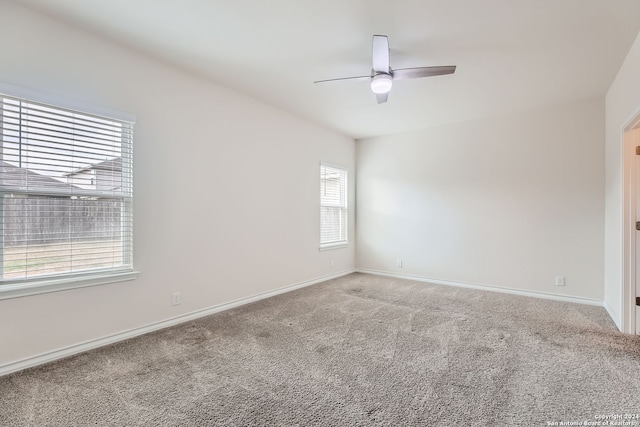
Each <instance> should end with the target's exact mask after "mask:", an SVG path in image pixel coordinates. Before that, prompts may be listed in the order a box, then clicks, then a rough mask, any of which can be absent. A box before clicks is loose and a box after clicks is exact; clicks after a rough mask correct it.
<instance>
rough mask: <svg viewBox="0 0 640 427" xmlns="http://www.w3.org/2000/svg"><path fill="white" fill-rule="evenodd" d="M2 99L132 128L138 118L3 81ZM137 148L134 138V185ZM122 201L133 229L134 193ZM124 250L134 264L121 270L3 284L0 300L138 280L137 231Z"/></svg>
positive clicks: (1, 250) (0, 84) (0, 254)
mask: <svg viewBox="0 0 640 427" xmlns="http://www.w3.org/2000/svg"><path fill="white" fill-rule="evenodd" d="M0 97H3V98H4V97H7V98H14V99H21V100H23V101H26V102H32V103H35V104H45V105H48V106H51V107H53V108H58V109H61V110H72V111H75V112H78V113H80V114H87V115H90V116H99V117H103V118H106V119H109V120H114V121H120V122H128V123H130V124H131V126H132V127H133V126H134V124H135V121H136V117H135V116H134V115H131V114H128V113H124V112H121V111H114V110H110V109H106V108H101V107H98V106H95V105H87V104H84V103H79V102H77V101H73V100H69V99H66V98H63V97H60V96H55V95H51V94H47V93H42V92H38V91H36V90H31V89H25V88H21V87H16V86H13V85H9V84H6V83H4V82H0ZM133 146H134V144H133V137H132V140H131V146H130V154H128V159H127V161H128V162H130V173H129V175H130V177H129V179H130V180H131V183H132V182H133ZM3 193H4V191H0V195H1V194H3ZM120 200H121V201H122V203H124V204H127V205H128V207H127V210H128V211H127V220H128V221H130V222H131V226H132V227H133V219H134V213H133V191H131V192H130V194H129V195H128V196H124V197H122V198H121V199H120ZM0 203H1V202H0ZM0 220H2V212H0ZM1 240H2V237H1V236H0V241H1ZM123 249H126V250H127V251H129V254H128V255H127V256H128V259H129V260H130V261H131V263H130V265H126V266H123V268H121V269H118V268H115V269H111V270H104V269H94V270H85V271H76V272H68V273H63V274H51V275H48V276H46V275H43V276H39V277H34V278H25V279H21V280H15V281H13V280H8V281H6V282H5V281H0V300H4V299H10V298H18V297H25V296H30V295H37V294H43V293H49V292H58V291H64V290H68V289H77V288H83V287H88V286H96V285H103V284H108V283H117V282H123V281H128V280H134V279H136V278H137V277H138V275H139V272H138V271H136V270H135V268H134V264H133V230H131V236H130V243H129V244H125V243H123ZM3 254H4V248H3V247H1V248H0V259H1V258H2V257H3Z"/></svg>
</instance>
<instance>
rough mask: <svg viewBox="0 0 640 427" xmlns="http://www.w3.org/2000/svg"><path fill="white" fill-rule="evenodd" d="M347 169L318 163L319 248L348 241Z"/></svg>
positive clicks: (341, 244)
mask: <svg viewBox="0 0 640 427" xmlns="http://www.w3.org/2000/svg"><path fill="white" fill-rule="evenodd" d="M348 221H349V215H348V213H347V170H346V169H345V168H342V167H339V166H333V165H328V164H326V163H321V164H320V248H321V249H326V248H333V247H338V246H344V245H346V244H347V242H348V237H347V223H348Z"/></svg>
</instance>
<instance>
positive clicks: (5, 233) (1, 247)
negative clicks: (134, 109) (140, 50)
mask: <svg viewBox="0 0 640 427" xmlns="http://www.w3.org/2000/svg"><path fill="white" fill-rule="evenodd" d="M0 144H1V145H0V216H1V224H2V226H1V230H0V293H2V294H4V293H6V292H4V291H8V290H10V289H11V290H15V289H18V288H20V287H24V288H29V289H33V288H34V287H33V285H34V284H36V285H38V286H40V287H42V285H45V288H46V285H47V284H49V285H51V284H52V283H57V284H58V285H57V286H59V284H60V283H62V282H64V281H65V280H64V279H67V280H66V282H67V283H71V282H73V283H76V284H77V283H78V282H79V278H91V279H93V280H94V281H95V280H96V278H97V277H103V278H104V277H116V276H118V275H121V276H122V275H123V274H124V276H126V273H127V272H129V273H131V272H132V271H133V250H132V249H133V248H132V226H133V215H132V200H133V199H132V197H133V187H132V145H133V123H131V122H126V121H121V120H115V119H109V118H105V117H100V116H96V115H92V114H86V113H83V112H78V111H72V110H68V109H64V108H59V107H55V106H51V105H46V104H42V103H38V102H32V101H27V100H24V99H19V98H14V97H10V96H5V95H1V94H0ZM124 276H123V277H121V279H123V280H126V279H127V277H124ZM128 278H133V277H128ZM108 281H109V280H106V281H104V280H103V281H102V283H104V282H108ZM110 281H115V280H110ZM86 284H95V283H86ZM86 284H82V286H84V285H86ZM17 285H19V286H17ZM77 286H80V285H74V286H62V287H60V289H66V288H68V287H77ZM45 288H41V289H40V290H39V291H38V292H42V291H43V290H45V291H46V290H48V289H45ZM51 290H54V289H51ZM29 293H37V292H35V291H34V292H29ZM18 294H20V292H19V291H18ZM0 297H11V296H5V295H2V296H0Z"/></svg>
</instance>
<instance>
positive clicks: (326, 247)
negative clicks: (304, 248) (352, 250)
mask: <svg viewBox="0 0 640 427" xmlns="http://www.w3.org/2000/svg"><path fill="white" fill-rule="evenodd" d="M348 246H349V242H339V243H330V244H327V245H322V246H320V248H319V249H318V250H320V251H330V250H332V249H340V248H346V247H348Z"/></svg>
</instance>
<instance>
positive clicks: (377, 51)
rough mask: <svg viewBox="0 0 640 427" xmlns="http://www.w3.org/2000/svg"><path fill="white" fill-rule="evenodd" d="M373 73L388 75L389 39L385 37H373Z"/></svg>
mask: <svg viewBox="0 0 640 427" xmlns="http://www.w3.org/2000/svg"><path fill="white" fill-rule="evenodd" d="M372 56H373V71H374V74H377V73H385V74H388V73H389V39H387V36H378V35H374V36H373V54H372Z"/></svg>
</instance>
